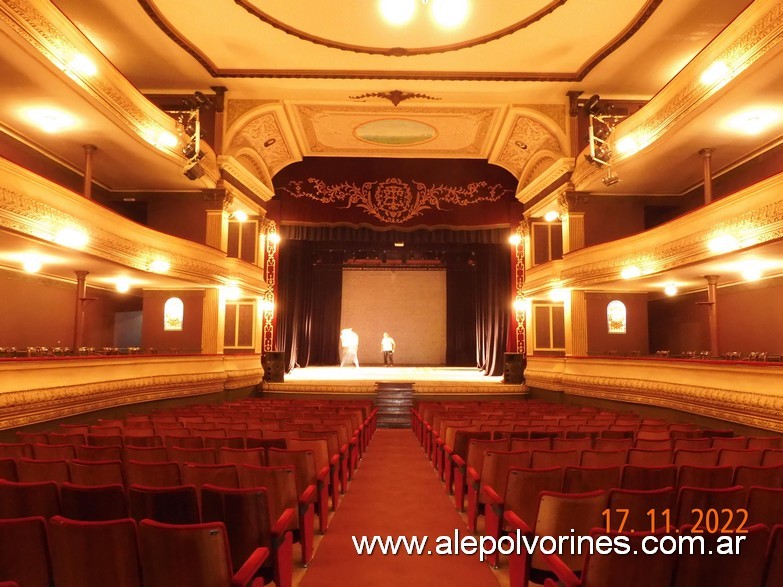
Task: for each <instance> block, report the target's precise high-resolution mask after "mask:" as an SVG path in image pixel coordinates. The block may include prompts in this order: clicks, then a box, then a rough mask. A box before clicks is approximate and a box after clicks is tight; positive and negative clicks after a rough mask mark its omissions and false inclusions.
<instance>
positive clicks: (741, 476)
mask: <svg viewBox="0 0 783 587" xmlns="http://www.w3.org/2000/svg"><path fill="white" fill-rule="evenodd" d="M732 485H742V486H743V487H752V486H756V487H783V465H776V466H773V467H745V466H739V467H735V468H734V481H733V482H732Z"/></svg>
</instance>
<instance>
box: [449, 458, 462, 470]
mask: <svg viewBox="0 0 783 587" xmlns="http://www.w3.org/2000/svg"><path fill="white" fill-rule="evenodd" d="M451 460H452V462H453V463H454V464H455V465H457V466H458V467H459V468H460V469H463V468H464V467H465V459H463V458H462V457H461V456H459V455H451Z"/></svg>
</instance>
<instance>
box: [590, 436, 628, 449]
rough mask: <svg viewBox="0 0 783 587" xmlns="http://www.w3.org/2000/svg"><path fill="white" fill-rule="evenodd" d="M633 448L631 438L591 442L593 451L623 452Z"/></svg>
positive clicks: (598, 439) (602, 439) (600, 439)
mask: <svg viewBox="0 0 783 587" xmlns="http://www.w3.org/2000/svg"><path fill="white" fill-rule="evenodd" d="M632 448H633V438H604V437H599V438H596V439H595V440H593V449H594V450H624V451H628V450H629V449H632Z"/></svg>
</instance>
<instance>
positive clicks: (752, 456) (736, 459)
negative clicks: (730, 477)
mask: <svg viewBox="0 0 783 587" xmlns="http://www.w3.org/2000/svg"><path fill="white" fill-rule="evenodd" d="M763 459H764V451H763V450H757V449H748V448H738V449H733V448H723V449H721V450H720V453H719V455H718V465H719V466H728V467H740V466H743V467H760V466H761V461H762V460H763Z"/></svg>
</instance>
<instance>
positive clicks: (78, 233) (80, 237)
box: [54, 227, 90, 249]
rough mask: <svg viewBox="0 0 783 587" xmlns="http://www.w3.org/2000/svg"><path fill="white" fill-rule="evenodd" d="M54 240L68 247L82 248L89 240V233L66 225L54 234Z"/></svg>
mask: <svg viewBox="0 0 783 587" xmlns="http://www.w3.org/2000/svg"><path fill="white" fill-rule="evenodd" d="M54 242H56V243H57V244H58V245H62V246H64V247H68V248H70V249H83V248H85V247H86V246H87V243H89V242H90V237H89V235H88V234H87V233H86V232H84V231H83V230H80V229H78V228H72V227H66V228H63V229H60V230H59V231H58V232H57V234H56V235H54Z"/></svg>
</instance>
